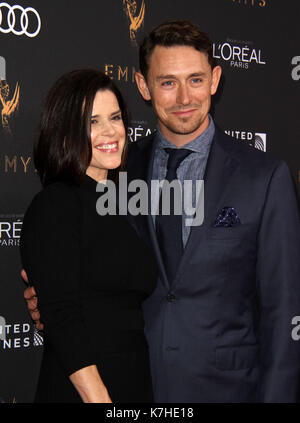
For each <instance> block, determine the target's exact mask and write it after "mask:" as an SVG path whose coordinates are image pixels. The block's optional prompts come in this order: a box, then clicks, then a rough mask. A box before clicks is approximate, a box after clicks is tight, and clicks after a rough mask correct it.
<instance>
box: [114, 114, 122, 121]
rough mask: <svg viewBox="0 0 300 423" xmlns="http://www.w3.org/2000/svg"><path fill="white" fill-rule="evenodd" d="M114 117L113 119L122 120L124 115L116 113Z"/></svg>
mask: <svg viewBox="0 0 300 423" xmlns="http://www.w3.org/2000/svg"><path fill="white" fill-rule="evenodd" d="M112 119H113V120H122V115H116V116H114V117H113V118H112Z"/></svg>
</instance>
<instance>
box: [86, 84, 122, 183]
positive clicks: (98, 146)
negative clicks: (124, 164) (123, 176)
mask: <svg viewBox="0 0 300 423" xmlns="http://www.w3.org/2000/svg"><path fill="white" fill-rule="evenodd" d="M125 137H126V134H125V127H124V124H123V120H122V113H121V110H120V106H119V103H118V100H117V98H116V96H115V94H114V93H112V92H111V91H109V90H105V91H98V92H97V94H96V95H95V98H94V103H93V111H92V116H91V142H92V160H91V163H90V165H89V167H88V168H87V171H86V174H87V175H88V176H90V177H91V178H93V179H95V180H96V181H101V180H102V179H106V178H107V171H108V170H109V169H115V168H117V167H118V166H120V163H121V156H122V151H123V148H124V145H125Z"/></svg>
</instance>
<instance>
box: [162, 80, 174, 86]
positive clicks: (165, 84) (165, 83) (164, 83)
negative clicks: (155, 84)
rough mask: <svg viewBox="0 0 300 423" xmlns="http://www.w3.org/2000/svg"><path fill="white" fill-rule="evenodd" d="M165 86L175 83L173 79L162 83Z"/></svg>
mask: <svg viewBox="0 0 300 423" xmlns="http://www.w3.org/2000/svg"><path fill="white" fill-rule="evenodd" d="M162 85H163V86H164V87H171V86H172V85H173V81H165V82H163V83H162Z"/></svg>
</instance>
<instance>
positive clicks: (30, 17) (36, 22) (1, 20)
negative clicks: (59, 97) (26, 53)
mask: <svg viewBox="0 0 300 423" xmlns="http://www.w3.org/2000/svg"><path fill="white" fill-rule="evenodd" d="M17 10H19V11H20V12H21V14H19V13H17V14H16V11H17ZM5 15H6V19H5ZM17 15H20V16H19V18H18V22H17ZM5 20H6V22H5ZM29 21H30V27H31V28H32V29H31V30H30V31H29V30H28V25H29ZM40 29H41V18H40V15H39V14H38V12H37V11H36V10H35V9H33V7H25V8H24V7H22V6H19V5H18V4H17V5H15V6H10V5H9V4H8V3H0V32H3V33H4V34H7V33H9V32H12V33H13V34H15V35H27V37H31V38H33V37H36V36H37V35H38V33H39V32H40Z"/></svg>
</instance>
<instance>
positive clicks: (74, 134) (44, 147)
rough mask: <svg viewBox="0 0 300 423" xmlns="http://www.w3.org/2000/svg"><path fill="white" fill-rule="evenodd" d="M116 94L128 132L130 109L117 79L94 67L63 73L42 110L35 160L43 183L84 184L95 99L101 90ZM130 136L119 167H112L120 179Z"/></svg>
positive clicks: (111, 173) (111, 174) (90, 153)
mask: <svg viewBox="0 0 300 423" xmlns="http://www.w3.org/2000/svg"><path fill="white" fill-rule="evenodd" d="M105 90H109V91H111V92H112V93H113V94H115V96H116V98H117V100H118V103H119V106H120V110H121V113H122V119H123V122H124V126H125V130H126V134H127V128H128V112H127V108H126V105H125V102H124V100H123V97H122V95H121V93H120V91H119V89H118V88H117V87H116V85H115V84H114V82H113V81H112V80H111V79H110V78H109V77H108V76H107V75H105V74H104V73H103V72H100V71H98V70H94V69H81V70H75V71H72V72H69V73H66V74H64V75H62V76H61V77H60V78H59V79H58V80H57V81H56V82H55V84H54V85H53V87H52V88H51V89H50V91H49V93H48V96H47V98H46V102H45V105H44V108H43V111H42V117H41V122H40V131H39V136H38V139H37V141H36V142H35V145H34V163H35V167H36V169H37V171H38V174H39V176H40V179H41V182H42V184H43V186H46V185H49V184H50V183H53V182H56V181H62V182H67V183H70V184H78V185H79V184H81V183H82V182H83V181H84V179H85V172H86V169H87V167H88V166H89V164H90V161H91V159H92V146H91V136H90V126H91V115H92V109H93V102H94V98H95V95H96V93H97V92H98V91H105ZM127 146H128V140H127V138H126V143H125V147H124V150H123V154H122V160H121V165H120V167H119V168H118V169H113V170H109V172H108V178H109V179H116V176H117V174H118V172H119V171H120V170H123V169H124V162H125V159H126V152H127Z"/></svg>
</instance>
